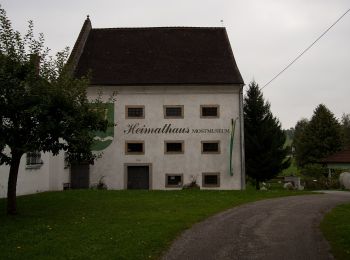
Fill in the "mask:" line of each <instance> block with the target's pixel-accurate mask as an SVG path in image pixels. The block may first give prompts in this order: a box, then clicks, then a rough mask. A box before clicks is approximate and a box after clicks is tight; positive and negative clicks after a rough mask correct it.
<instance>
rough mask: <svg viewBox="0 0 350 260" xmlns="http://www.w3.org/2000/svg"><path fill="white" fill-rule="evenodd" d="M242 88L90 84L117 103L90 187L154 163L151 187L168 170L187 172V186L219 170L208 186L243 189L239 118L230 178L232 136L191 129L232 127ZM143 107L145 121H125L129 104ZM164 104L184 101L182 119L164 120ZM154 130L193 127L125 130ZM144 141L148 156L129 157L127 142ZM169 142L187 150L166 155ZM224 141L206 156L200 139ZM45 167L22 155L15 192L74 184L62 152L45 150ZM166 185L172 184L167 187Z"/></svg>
mask: <svg viewBox="0 0 350 260" xmlns="http://www.w3.org/2000/svg"><path fill="white" fill-rule="evenodd" d="M239 90H240V86H232V85H227V86H124V87H123V86H119V87H111V86H105V87H103V86H102V87H90V88H89V89H88V96H89V98H91V99H94V98H96V97H97V96H98V93H99V91H102V93H103V96H102V97H103V99H104V101H108V99H109V98H110V97H111V95H112V93H113V92H117V95H116V101H115V103H114V119H115V122H116V123H117V126H115V128H114V140H113V142H112V144H111V145H109V146H108V147H107V148H106V149H105V150H103V151H102V157H101V158H99V159H98V160H97V161H96V162H95V164H94V165H92V166H90V185H94V184H96V183H98V181H99V179H100V178H101V177H102V176H104V182H105V183H106V184H107V187H108V188H109V189H124V188H125V176H126V173H125V164H150V165H151V174H152V180H151V189H166V188H165V174H183V177H184V180H183V182H184V184H186V183H189V182H190V181H191V178H192V176H195V177H196V179H197V183H198V184H199V185H200V186H202V173H203V172H215V173H216V172H219V173H220V187H218V188H209V189H240V188H241V143H240V134H241V133H240V129H241V126H240V120H237V124H236V129H235V138H234V151H233V171H234V175H233V176H229V174H228V172H229V134H228V133H193V132H192V129H230V122H231V119H235V118H238V117H239V112H240V111H239V105H240V104H239ZM127 105H144V106H145V118H144V119H125V106H127ZM164 105H183V106H184V118H182V119H164V112H163V106H164ZM200 105H219V106H220V117H219V118H210V119H204V118H200ZM133 123H139V124H140V126H143V125H145V126H146V127H151V128H156V127H163V125H164V124H171V125H172V127H177V128H189V129H190V133H183V134H171V133H168V134H125V133H124V130H125V129H127V128H128V124H133ZM127 140H133V141H135V140H141V141H144V143H145V154H143V155H125V141H127ZM165 140H182V141H184V153H183V154H164V141H165ZM211 140H219V141H220V153H219V154H202V153H201V141H211ZM41 158H42V160H43V165H42V166H41V167H40V168H35V169H29V168H27V167H26V155H23V157H22V159H21V164H20V168H19V174H18V183H17V195H24V194H31V193H36V192H42V191H48V190H62V189H63V183H67V182H70V170H69V168H66V169H65V168H64V153H63V152H61V153H60V154H59V155H58V156H52V154H50V153H42V157H41ZM8 172H9V167H8V166H0V197H6V193H7V180H8ZM167 189H168V188H167Z"/></svg>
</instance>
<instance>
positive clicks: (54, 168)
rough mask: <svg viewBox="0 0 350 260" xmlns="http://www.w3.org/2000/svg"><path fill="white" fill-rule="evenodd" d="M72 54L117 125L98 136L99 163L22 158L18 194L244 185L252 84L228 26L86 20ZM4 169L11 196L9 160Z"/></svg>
mask: <svg viewBox="0 0 350 260" xmlns="http://www.w3.org/2000/svg"><path fill="white" fill-rule="evenodd" d="M70 62H71V63H72V64H73V67H74V69H75V74H76V76H82V75H85V74H86V73H88V72H89V71H90V72H91V77H92V78H91V86H90V87H89V89H88V96H89V98H91V99H94V98H96V97H97V96H98V95H99V93H102V98H103V99H104V101H105V102H106V110H105V112H106V113H105V114H106V117H107V118H109V119H110V120H112V119H113V120H114V122H115V123H116V126H115V127H111V128H109V129H108V130H107V132H106V133H100V134H97V138H96V139H97V140H96V145H95V146H94V147H93V150H94V151H95V152H96V153H100V154H101V158H99V159H98V160H97V161H95V163H94V165H90V166H89V165H74V166H71V167H69V166H67V164H65V161H64V155H63V154H60V155H59V156H55V157H53V156H52V155H50V154H41V155H40V156H41V157H40V158H39V157H38V154H37V155H35V154H31V155H29V156H28V155H27V156H24V158H22V161H21V165H20V172H19V177H18V187H17V191H18V192H17V193H18V194H27V193H33V192H37V191H46V190H62V189H63V188H64V187H68V186H70V187H71V188H88V187H90V186H92V185H96V184H97V183H98V182H99V181H100V180H102V181H103V182H104V183H105V184H106V186H107V188H108V189H137V188H143V189H178V188H181V187H182V186H183V185H186V184H189V183H191V182H193V181H196V183H197V184H198V185H199V186H200V187H201V188H203V189H244V188H245V174H244V143H243V140H244V137H243V111H242V109H243V107H242V89H243V85H244V83H243V79H242V77H241V75H240V72H239V70H238V68H237V65H236V62H235V59H234V56H233V53H232V50H231V47H230V43H229V40H228V37H227V33H226V30H225V28H193V27H165V28H107V29H92V27H91V22H90V20H89V18H87V19H86V21H85V22H84V25H83V27H82V30H81V32H80V34H79V37H78V39H77V42H76V44H75V46H74V48H73V51H72V54H71V57H70ZM113 93H117V95H116V100H115V101H114V102H113V101H109V100H110V97H111V96H112V95H113ZM232 122H233V125H234V126H235V127H234V131H233V133H232V130H231V125H232ZM77 127H79V126H77ZM231 133H232V135H231ZM231 136H232V137H233V142H232V145H231V147H232V150H231V148H230V143H231ZM230 154H231V157H230ZM32 162H34V164H33V163H32ZM37 163H39V164H37ZM230 165H231V167H230ZM0 171H1V172H0V196H2V197H3V196H5V195H6V185H7V176H8V167H1V169H0Z"/></svg>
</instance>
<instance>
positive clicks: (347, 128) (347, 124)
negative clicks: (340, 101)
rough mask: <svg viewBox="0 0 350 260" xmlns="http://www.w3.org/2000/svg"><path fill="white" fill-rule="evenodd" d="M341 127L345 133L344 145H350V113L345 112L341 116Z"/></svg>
mask: <svg viewBox="0 0 350 260" xmlns="http://www.w3.org/2000/svg"><path fill="white" fill-rule="evenodd" d="M341 129H342V134H343V146H344V147H350V114H343V116H342V118H341Z"/></svg>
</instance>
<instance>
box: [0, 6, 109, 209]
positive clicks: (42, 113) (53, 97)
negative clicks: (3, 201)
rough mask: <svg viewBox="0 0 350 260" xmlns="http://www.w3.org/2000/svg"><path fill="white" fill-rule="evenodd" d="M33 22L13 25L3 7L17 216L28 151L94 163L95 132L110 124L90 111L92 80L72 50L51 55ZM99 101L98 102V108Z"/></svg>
mask: <svg viewBox="0 0 350 260" xmlns="http://www.w3.org/2000/svg"><path fill="white" fill-rule="evenodd" d="M48 53H49V49H48V48H44V37H43V35H42V34H40V35H39V38H38V39H36V38H35V37H34V33H33V23H32V22H31V21H30V22H29V27H28V31H27V33H26V35H24V36H22V35H21V34H20V33H19V32H17V31H14V30H13V29H12V25H11V22H10V20H9V19H8V18H7V16H6V12H5V10H4V9H2V8H1V7H0V118H1V126H0V150H1V153H0V163H1V164H7V165H9V166H10V171H9V179H8V192H7V213H8V214H16V212H17V209H16V185H17V176H18V168H19V164H20V160H21V157H22V155H23V154H24V153H28V152H33V151H43V152H52V153H53V154H54V155H57V154H58V153H59V151H60V150H64V151H67V153H68V158H69V159H70V160H71V161H73V160H76V161H89V162H91V160H93V159H94V158H95V156H94V155H93V154H92V152H91V150H90V147H91V144H92V142H93V137H94V134H93V131H98V130H100V131H104V130H105V129H106V127H107V122H106V121H105V120H104V119H103V118H102V117H101V114H99V113H98V112H97V111H96V110H92V109H91V104H90V103H89V101H88V99H87V96H86V89H87V85H88V80H87V78H82V79H76V78H74V77H73V75H72V71H71V69H70V67H69V65H67V64H66V61H67V57H68V53H69V50H68V48H66V49H65V50H64V51H62V52H59V53H57V55H56V58H52V57H49V56H48ZM99 105H100V102H99V101H97V103H96V106H97V107H98V106H99Z"/></svg>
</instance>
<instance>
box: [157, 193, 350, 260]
mask: <svg viewBox="0 0 350 260" xmlns="http://www.w3.org/2000/svg"><path fill="white" fill-rule="evenodd" d="M346 202H348V203H350V192H338V193H329V194H328V193H327V194H321V195H305V196H294V197H284V198H278V199H269V200H263V201H258V202H254V203H250V204H246V205H243V206H240V207H236V208H233V209H230V210H228V211H225V212H223V213H220V214H218V215H215V216H213V217H211V218H209V219H207V220H205V221H203V222H201V223H198V224H196V225H194V226H193V227H192V228H191V229H189V230H187V231H185V232H184V233H183V234H182V235H181V236H180V237H179V238H178V239H177V240H176V241H175V242H174V243H173V245H172V246H171V248H170V249H169V251H168V252H167V253H166V254H165V255H164V256H163V259H164V260H165V259H166V260H170V259H179V260H180V259H181V260H185V259H196V260H197V259H198V260H205V259H210V260H213V259H223V260H225V259H288V260H289V259H317V260H321V259H333V258H332V256H331V255H330V253H329V245H328V243H327V241H326V240H325V239H324V238H323V236H322V234H321V232H320V230H319V228H318V226H319V223H320V222H321V220H322V218H323V216H324V214H325V213H326V212H327V211H329V210H331V209H332V208H333V207H335V206H336V205H338V204H341V203H346Z"/></svg>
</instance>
